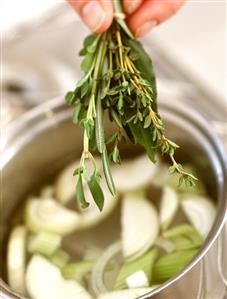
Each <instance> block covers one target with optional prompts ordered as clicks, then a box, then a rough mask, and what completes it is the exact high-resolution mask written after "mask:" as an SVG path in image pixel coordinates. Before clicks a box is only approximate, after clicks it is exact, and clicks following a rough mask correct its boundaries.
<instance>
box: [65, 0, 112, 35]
mask: <svg viewBox="0 0 227 299" xmlns="http://www.w3.org/2000/svg"><path fill="white" fill-rule="evenodd" d="M68 2H69V3H70V4H71V6H72V7H73V8H74V9H75V10H76V11H77V12H78V14H79V15H80V17H81V18H82V20H83V21H84V22H85V24H86V25H87V26H88V27H89V28H90V29H91V30H92V31H93V32H103V31H105V30H107V29H108V28H109V26H110V25H111V23H112V21H113V5H112V0H68Z"/></svg>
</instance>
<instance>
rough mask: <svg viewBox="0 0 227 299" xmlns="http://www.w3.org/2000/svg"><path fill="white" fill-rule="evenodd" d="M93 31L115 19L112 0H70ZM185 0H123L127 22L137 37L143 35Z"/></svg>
mask: <svg viewBox="0 0 227 299" xmlns="http://www.w3.org/2000/svg"><path fill="white" fill-rule="evenodd" d="M68 1H69V3H70V4H71V5H72V7H73V8H74V9H75V10H76V11H77V12H78V13H79V15H80V16H81V18H82V19H83V21H84V22H85V23H86V24H87V26H88V27H89V28H90V29H91V30H92V31H93V32H103V31H105V30H107V29H108V27H109V26H110V25H111V23H112V21H113V4H112V0H68ZM184 2H185V0H123V6H124V11H125V13H126V15H127V22H128V25H129V27H130V28H131V30H132V32H133V33H134V35H135V36H136V37H141V36H143V35H144V34H146V33H147V32H149V31H150V30H151V29H152V28H153V27H155V26H156V25H158V24H159V23H162V22H163V21H165V20H166V19H168V18H169V17H171V16H172V15H174V14H175V13H176V12H177V10H178V9H179V8H180V7H181V6H182V4H183V3H184Z"/></svg>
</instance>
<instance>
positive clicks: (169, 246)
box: [154, 236, 176, 253]
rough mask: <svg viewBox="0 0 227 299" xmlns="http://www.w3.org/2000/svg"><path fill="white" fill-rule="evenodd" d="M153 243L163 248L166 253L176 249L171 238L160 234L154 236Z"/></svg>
mask: <svg viewBox="0 0 227 299" xmlns="http://www.w3.org/2000/svg"><path fill="white" fill-rule="evenodd" d="M154 245H155V246H157V247H159V248H161V249H163V250H164V251H166V252H167V253H170V252H173V251H175V249H176V246H175V245H174V243H173V242H172V241H171V240H168V239H165V238H163V237H162V236H158V237H157V238H156V240H155V243H154Z"/></svg>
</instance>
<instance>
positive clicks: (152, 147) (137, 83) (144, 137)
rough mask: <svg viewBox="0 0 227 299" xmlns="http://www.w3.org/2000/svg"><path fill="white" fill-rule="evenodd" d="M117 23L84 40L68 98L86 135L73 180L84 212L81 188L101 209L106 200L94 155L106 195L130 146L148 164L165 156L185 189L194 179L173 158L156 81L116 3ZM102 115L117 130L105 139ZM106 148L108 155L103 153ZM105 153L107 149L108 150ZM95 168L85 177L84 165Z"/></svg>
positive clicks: (150, 65)
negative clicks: (123, 145) (124, 147)
mask: <svg viewBox="0 0 227 299" xmlns="http://www.w3.org/2000/svg"><path fill="white" fill-rule="evenodd" d="M114 6H115V12H116V18H115V20H114V21H113V23H112V25H111V27H110V28H109V29H108V30H107V31H106V32H104V33H101V34H92V35H89V36H88V37H86V38H85V40H84V44H83V48H82V50H81V51H80V55H81V56H83V57H84V58H83V61H82V63H81V69H82V71H83V72H84V76H83V77H82V79H81V80H80V81H79V82H78V83H77V85H76V88H75V90H74V91H70V92H68V93H67V95H66V97H65V99H66V101H67V103H69V104H70V105H73V106H74V112H73V123H75V124H79V125H80V126H81V127H82V128H83V129H84V139H83V152H82V155H81V159H80V165H79V167H78V168H77V169H76V170H75V172H74V175H75V176H77V184H76V197H77V199H78V200H79V202H80V204H81V206H82V207H84V208H86V207H88V206H89V203H88V202H87V200H86V198H85V196H84V183H87V184H88V187H89V189H90V191H91V194H92V196H93V198H94V200H95V202H96V204H97V206H98V208H99V209H100V211H101V210H102V209H103V206H104V195H103V191H102V188H101V186H100V178H101V175H100V173H99V172H98V170H97V166H96V161H95V158H94V154H93V153H94V152H95V151H96V152H97V151H98V152H99V153H100V155H101V156H102V165H103V172H104V175H105V180H106V183H107V185H108V188H109V191H110V192H111V194H112V195H113V196H114V195H115V193H116V190H115V186H114V181H113V178H112V175H111V170H110V162H113V163H120V161H121V159H120V151H119V143H120V142H122V141H124V142H126V141H128V140H130V141H131V142H132V143H133V144H139V145H141V146H143V147H144V149H145V151H146V152H147V155H148V157H149V158H150V160H151V162H153V163H155V156H156V152H157V151H160V152H161V154H163V155H164V154H165V155H168V156H169V157H170V160H171V162H172V166H170V172H171V173H179V174H180V180H179V183H180V184H181V183H183V182H184V183H185V184H187V185H188V186H191V185H193V184H194V180H196V178H195V177H194V176H193V175H192V174H190V173H187V172H186V171H185V170H184V169H183V167H182V166H181V165H180V164H179V163H177V162H176V160H175V158H174V153H175V150H176V149H177V148H178V145H177V144H175V143H174V142H173V141H171V140H169V139H168V138H167V137H166V136H165V132H164V131H165V130H164V125H163V121H162V119H161V117H160V115H159V113H158V107H157V91H156V80H155V74H154V70H153V65H152V61H151V59H150V57H149V56H148V54H147V53H146V51H145V50H144V48H143V46H142V44H141V43H140V42H139V41H137V40H135V39H134V37H133V35H132V34H131V32H130V30H129V29H128V27H127V24H126V23H125V21H124V19H123V18H122V16H123V13H122V9H121V5H120V2H119V1H117V0H114ZM104 113H108V116H109V119H110V121H111V122H113V123H114V124H115V128H116V129H115V132H113V134H112V135H111V136H110V137H108V138H107V137H106V134H105V125H104ZM107 145H109V146H110V148H111V150H110V151H109V152H108V151H107ZM108 148H109V147H108ZM87 160H89V161H90V162H91V163H92V164H93V172H92V173H89V172H88V170H87V167H86V161H87Z"/></svg>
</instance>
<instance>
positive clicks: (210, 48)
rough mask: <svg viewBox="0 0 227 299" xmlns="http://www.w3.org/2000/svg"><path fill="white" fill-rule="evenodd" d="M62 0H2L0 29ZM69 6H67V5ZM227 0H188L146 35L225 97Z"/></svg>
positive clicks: (220, 95) (8, 26) (210, 87)
mask: <svg viewBox="0 0 227 299" xmlns="http://www.w3.org/2000/svg"><path fill="white" fill-rule="evenodd" d="M60 2H64V1H63V0H45V1H44V0H40V1H30V0H20V1H13V0H2V1H1V9H0V11H1V13H0V14H1V24H0V25H1V28H2V30H3V32H4V31H5V32H6V29H8V28H10V26H11V25H12V24H15V22H21V21H23V22H24V20H26V19H32V18H33V17H34V15H36V14H37V13H38V14H41V15H42V13H43V12H44V11H45V10H47V8H48V7H51V6H54V5H55V4H56V3H60ZM69 9H70V8H69ZM226 31H227V30H226V1H225V0H189V1H188V2H187V3H186V4H185V5H184V7H183V8H182V9H181V10H180V11H179V12H178V13H177V14H176V15H175V16H174V17H172V18H171V19H169V20H168V21H167V22H165V23H163V24H162V25H160V26H158V27H156V28H155V29H154V30H153V31H152V32H151V33H150V34H149V35H148V37H149V38H151V39H153V40H155V41H156V42H157V43H158V44H159V45H160V47H162V48H163V49H165V51H167V52H168V53H169V55H171V56H172V57H173V59H175V60H176V61H177V63H178V64H181V65H183V66H184V68H185V69H186V70H188V71H189V72H190V73H191V74H192V75H194V76H195V77H196V78H198V79H199V80H200V81H202V82H203V83H204V84H207V85H208V86H209V89H211V90H213V91H214V92H215V93H216V94H217V95H218V96H219V97H222V98H223V99H225V98H226V94H227V92H226V79H227V78H226V53H227V47H226V36H227V35H226Z"/></svg>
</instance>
